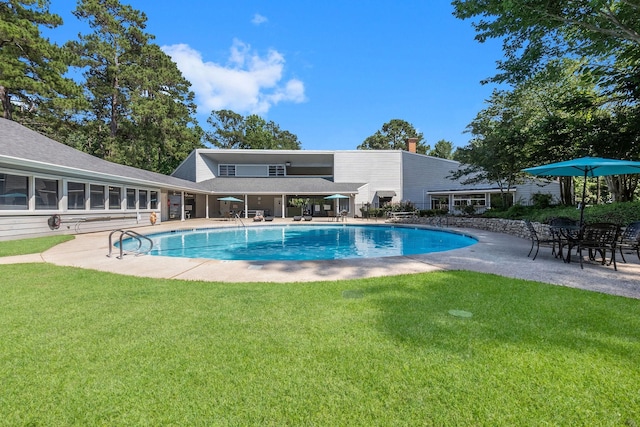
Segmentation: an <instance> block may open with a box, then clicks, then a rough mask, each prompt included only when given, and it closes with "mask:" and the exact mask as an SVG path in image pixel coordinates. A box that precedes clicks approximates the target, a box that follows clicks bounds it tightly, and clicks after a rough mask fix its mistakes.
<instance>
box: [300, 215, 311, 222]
mask: <svg viewBox="0 0 640 427" xmlns="http://www.w3.org/2000/svg"><path fill="white" fill-rule="evenodd" d="M302 219H304V220H305V221H311V220H312V219H313V217H312V216H311V215H303V216H302Z"/></svg>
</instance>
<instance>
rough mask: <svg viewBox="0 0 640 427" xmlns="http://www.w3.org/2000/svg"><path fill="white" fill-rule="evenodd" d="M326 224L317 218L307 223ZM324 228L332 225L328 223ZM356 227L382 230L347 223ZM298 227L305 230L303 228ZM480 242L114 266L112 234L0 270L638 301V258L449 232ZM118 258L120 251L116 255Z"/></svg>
mask: <svg viewBox="0 0 640 427" xmlns="http://www.w3.org/2000/svg"><path fill="white" fill-rule="evenodd" d="M320 222H322V220H321V219H316V218H314V220H313V221H311V222H308V223H304V224H306V225H313V224H318V223H320ZM324 222H326V220H325V221H324ZM347 223H350V224H371V225H373V224H383V222H382V221H378V222H377V223H376V222H373V221H371V222H368V221H365V220H359V219H349V220H348V221H347ZM244 224H246V226H247V227H252V226H256V225H262V226H265V225H268V224H291V225H293V224H294V222H293V221H292V220H291V219H277V220H275V221H274V222H273V223H264V222H257V223H254V222H253V221H250V220H245V222H244ZM297 224H300V223H297ZM238 226H241V225H240V224H238V223H236V222H234V221H222V220H213V219H208V220H205V219H193V220H187V221H184V222H165V223H163V224H160V225H156V226H153V227H151V226H147V227H140V228H137V229H135V231H137V232H139V233H142V234H151V233H157V232H162V231H168V230H175V229H195V228H205V227H238ZM451 230H454V231H458V232H462V233H465V234H468V235H471V236H474V237H476V238H477V239H478V240H479V241H478V243H477V244H475V245H472V246H469V247H466V248H462V249H456V250H452V251H447V252H438V253H431V254H423V255H412V256H397V257H388V258H371V259H349V260H338V261H259V262H258V261H219V260H209V259H187V258H172V257H161V256H134V255H127V256H125V257H124V258H123V259H117V258H116V257H115V254H114V256H113V257H111V258H109V257H107V256H106V255H107V254H108V253H109V245H108V236H109V232H101V233H87V234H79V235H77V236H76V238H75V239H74V240H72V241H70V242H66V243H63V244H61V245H58V246H56V247H54V248H52V249H50V250H48V251H46V252H44V253H42V254H34V255H24V256H19V257H4V258H0V264H9V263H17V262H48V263H51V264H55V265H61V266H70V267H80V268H87V269H94V270H100V271H108V272H112V273H117V274H126V275H135V276H142V277H150V278H169V279H184V280H206V281H217V282H275V283H284V282H309V281H322V280H344V279H356V278H363V277H380V276H389V280H393V279H392V276H393V275H398V274H412V273H421V272H429V271H437V270H471V271H478V272H483V273H493V274H497V275H501V276H506V277H513V278H519V279H527V280H536V281H540V282H545V283H550V284H555V285H562V286H569V287H574V288H580V289H585V290H590V291H596V292H603V293H608V294H613V295H620V296H626V297H630V298H640V262H639V260H638V258H637V256H636V255H635V254H633V255H629V256H627V257H626V258H627V261H628V262H627V263H623V262H622V260H621V259H620V257H619V256H618V257H617V259H618V271H614V269H613V266H608V265H601V264H599V263H593V262H585V265H584V269H581V268H580V264H579V262H573V263H571V264H565V263H564V262H562V260H560V259H557V258H555V257H554V256H552V254H551V250H550V249H548V248H541V249H540V253H539V254H538V257H537V258H536V260H535V261H532V260H531V258H527V253H528V252H529V249H530V247H531V243H530V241H529V240H525V239H521V238H518V237H514V236H511V235H507V234H501V233H493V232H488V231H483V230H477V229H451ZM114 252H115V251H114Z"/></svg>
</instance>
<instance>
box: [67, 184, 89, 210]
mask: <svg viewBox="0 0 640 427" xmlns="http://www.w3.org/2000/svg"><path fill="white" fill-rule="evenodd" d="M85 188H86V186H85V184H82V183H80V182H68V183H67V209H69V210H77V209H84V208H85V194H84V192H85Z"/></svg>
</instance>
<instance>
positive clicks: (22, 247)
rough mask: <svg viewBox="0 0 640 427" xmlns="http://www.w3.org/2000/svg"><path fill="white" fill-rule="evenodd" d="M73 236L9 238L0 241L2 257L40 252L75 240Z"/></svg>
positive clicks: (0, 254)
mask: <svg viewBox="0 0 640 427" xmlns="http://www.w3.org/2000/svg"><path fill="white" fill-rule="evenodd" d="M73 239H74V237H73V236H69V235H59V236H50V237H36V238H33V239H22V240H8V241H2V242H0V257H3V256H12V255H26V254H38V253H40V252H44V251H46V250H47V249H49V248H51V247H52V246H55V245H57V244H59V243H62V242H66V241H68V240H73Z"/></svg>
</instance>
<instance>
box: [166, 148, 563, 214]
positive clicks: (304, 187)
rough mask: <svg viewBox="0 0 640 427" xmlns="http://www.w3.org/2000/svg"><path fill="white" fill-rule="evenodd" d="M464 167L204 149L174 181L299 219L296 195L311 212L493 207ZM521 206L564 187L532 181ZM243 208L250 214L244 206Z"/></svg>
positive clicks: (492, 189)
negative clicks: (462, 176)
mask: <svg viewBox="0 0 640 427" xmlns="http://www.w3.org/2000/svg"><path fill="white" fill-rule="evenodd" d="M459 167H460V164H459V163H458V162H456V161H453V160H446V159H440V158H436V157H431V156H426V155H422V154H416V153H415V152H410V151H404V150H338V151H315V150H220V149H199V150H195V151H193V152H192V153H191V154H190V155H189V157H188V158H187V159H186V160H185V161H184V162H183V163H182V164H181V165H180V166H179V167H178V168H177V169H176V170H175V171H174V173H173V176H175V177H178V178H181V179H185V180H195V181H196V182H198V183H201V184H205V185H206V186H207V187H208V188H211V189H212V191H214V193H218V194H225V195H233V196H235V197H238V198H240V199H241V200H243V202H244V203H243V205H244V206H246V209H244V210H243V212H244V213H245V215H250V214H251V213H252V212H253V211H254V210H258V209H259V210H264V209H266V210H267V211H270V212H271V214H272V215H274V216H276V217H281V216H282V217H287V216H292V214H291V213H288V212H287V211H286V209H282V206H285V207H286V206H287V205H288V204H289V203H288V201H289V200H290V199H292V198H304V199H305V200H306V199H309V203H308V205H307V207H306V208H307V210H308V211H309V212H308V213H309V214H311V215H313V216H331V215H333V214H335V213H336V209H338V210H347V211H348V212H349V214H350V215H351V216H358V215H360V208H361V207H362V206H365V205H366V204H369V205H371V206H374V207H379V206H382V205H383V204H385V203H394V202H409V201H410V202H412V203H413V205H414V206H415V207H416V208H418V209H435V208H447V209H448V210H449V211H450V212H456V211H460V210H461V208H462V207H464V206H466V205H469V204H471V205H474V206H476V208H477V209H476V210H477V211H480V212H481V211H482V210H484V209H486V208H489V207H491V195H493V194H500V188H498V187H497V186H495V185H493V186H492V185H490V184H482V185H474V186H470V185H463V184H461V183H460V181H456V180H451V179H450V178H449V176H451V174H452V172H453V171H455V170H457V169H458V168H459ZM334 193H340V194H343V195H346V196H349V199H345V200H341V201H340V202H339V205H337V206H333V205H332V203H333V202H327V201H326V200H324V201H323V199H324V197H326V196H327V195H330V194H334ZM510 193H511V195H512V196H513V200H514V201H519V202H523V203H528V202H529V201H530V199H531V196H532V195H533V194H535V193H549V194H551V195H552V196H553V198H554V199H555V200H559V195H560V188H559V186H558V184H557V183H548V182H543V181H540V180H536V179H532V180H529V181H528V182H526V183H525V184H523V185H519V186H516V187H515V188H513V189H511V190H510ZM229 208H233V207H227V206H224V205H220V204H218V203H216V202H215V201H214V202H213V205H212V206H210V212H212V213H214V215H215V212H217V214H218V215H222V214H224V213H225V212H226V210H227V209H229ZM235 208H238V209H243V208H242V207H240V206H235Z"/></svg>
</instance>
